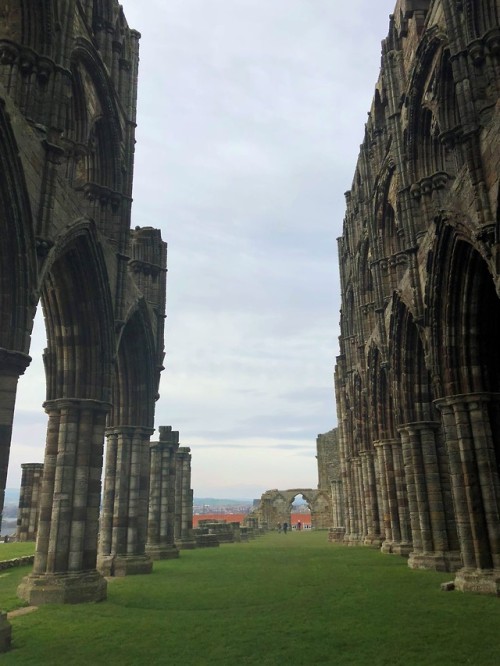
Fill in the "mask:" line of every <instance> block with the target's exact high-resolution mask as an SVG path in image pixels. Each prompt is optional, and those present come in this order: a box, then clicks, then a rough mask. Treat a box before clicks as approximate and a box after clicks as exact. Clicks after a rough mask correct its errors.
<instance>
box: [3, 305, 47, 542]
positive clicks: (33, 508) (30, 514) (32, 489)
mask: <svg viewBox="0 0 500 666" xmlns="http://www.w3.org/2000/svg"><path fill="white" fill-rule="evenodd" d="M46 347H47V334H46V331H45V325H44V317H43V312H42V308H41V306H40V305H39V306H38V308H37V311H36V315H35V319H34V324H33V330H32V333H31V347H30V356H31V358H32V361H31V363H30V365H29V366H28V367H27V368H26V371H25V373H24V375H22V376H21V377H20V378H19V384H18V389H17V399H16V410H15V412H14V419H13V427H12V451H13V452H15V455H16V459H15V460H11V464H10V465H9V470H8V474H7V482H6V488H7V489H18V488H19V487H20V486H21V490H20V498H19V499H17V498H16V501H15V507H14V506H13V505H12V506H11V505H10V504H8V503H7V502H6V504H7V507H6V509H7V511H6V513H5V519H4V520H2V526H1V530H2V535H8V536H9V537H10V536H12V535H13V534H14V533H16V535H17V539H18V540H20V541H35V540H36V534H37V528H38V500H39V492H40V489H41V488H40V487H38V486H37V484H38V483H41V479H38V478H37V479H36V483H30V481H29V475H28V478H27V479H26V481H27V485H25V484H23V485H21V484H20V481H19V473H20V470H21V467H20V465H25V464H35V465H40V466H41V467H42V468H43V458H44V450H45V437H46V434H47V422H48V416H47V414H46V413H45V411H44V410H43V407H42V404H43V402H44V400H45V396H46V378H45V370H44V365H43V350H44V349H45V348H46ZM23 476H24V475H23ZM37 477H38V475H37ZM16 523H17V524H16Z"/></svg>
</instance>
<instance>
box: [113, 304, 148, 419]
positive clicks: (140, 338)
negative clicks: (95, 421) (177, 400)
mask: <svg viewBox="0 0 500 666" xmlns="http://www.w3.org/2000/svg"><path fill="white" fill-rule="evenodd" d="M157 389H158V368H157V363H156V347H155V341H154V336H153V331H152V328H151V318H150V315H149V311H148V308H147V305H146V302H145V300H144V299H141V300H140V301H139V302H138V303H137V305H136V307H135V308H134V310H133V311H132V312H131V313H130V315H129V317H128V319H127V321H126V323H125V325H124V327H123V329H122V332H121V335H120V339H119V343H118V355H117V362H116V369H115V377H114V382H113V397H112V404H113V407H112V410H111V412H110V415H109V426H110V427H113V426H118V425H141V426H144V427H149V428H152V427H153V425H154V405H155V399H156V393H157Z"/></svg>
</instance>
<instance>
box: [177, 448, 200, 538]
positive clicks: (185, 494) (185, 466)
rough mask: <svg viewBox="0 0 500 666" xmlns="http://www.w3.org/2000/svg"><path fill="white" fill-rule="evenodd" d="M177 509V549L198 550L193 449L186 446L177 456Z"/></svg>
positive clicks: (179, 450)
mask: <svg viewBox="0 0 500 666" xmlns="http://www.w3.org/2000/svg"><path fill="white" fill-rule="evenodd" d="M175 507H176V508H175V544H176V546H177V548H180V549H192V548H196V541H195V539H194V535H193V491H192V490H191V449H190V448H188V447H185V446H181V447H180V448H179V449H178V451H177V454H176V493H175Z"/></svg>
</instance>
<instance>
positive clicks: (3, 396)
mask: <svg viewBox="0 0 500 666" xmlns="http://www.w3.org/2000/svg"><path fill="white" fill-rule="evenodd" d="M30 362H31V357H30V356H28V355H27V354H23V353H22V352H19V351H11V350H8V349H4V348H3V347H0V531H1V528H2V513H3V504H4V498H5V484H6V481H7V469H8V466H9V456H10V442H11V439H12V421H13V419H14V405H15V403H16V393H17V383H18V381H19V377H20V376H21V375H22V374H24V371H25V370H26V368H27V367H28V365H29V364H30ZM11 634H12V627H11V626H10V624H9V622H8V621H7V614H6V613H3V612H1V611H0V652H5V651H6V650H8V649H9V647H10V642H11Z"/></svg>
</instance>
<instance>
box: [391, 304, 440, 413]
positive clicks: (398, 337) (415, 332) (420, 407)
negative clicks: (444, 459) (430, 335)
mask: <svg viewBox="0 0 500 666" xmlns="http://www.w3.org/2000/svg"><path fill="white" fill-rule="evenodd" d="M389 339H390V346H389V355H390V358H391V365H392V368H393V372H394V381H395V385H396V389H397V390H396V395H397V396H398V403H397V404H395V405H394V407H395V414H396V421H397V423H409V422H415V421H437V420H438V414H437V411H436V410H435V407H434V405H433V400H434V396H433V391H432V380H431V373H430V369H429V368H427V365H426V355H425V351H424V343H423V340H422V337H421V331H420V330H419V328H418V327H417V324H416V323H415V320H414V317H413V315H412V313H411V311H410V309H409V308H408V307H407V305H406V304H405V303H403V301H402V300H401V299H400V298H399V297H397V296H394V298H393V303H392V316H391V335H390V338H389Z"/></svg>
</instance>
